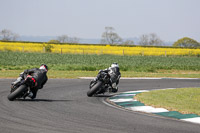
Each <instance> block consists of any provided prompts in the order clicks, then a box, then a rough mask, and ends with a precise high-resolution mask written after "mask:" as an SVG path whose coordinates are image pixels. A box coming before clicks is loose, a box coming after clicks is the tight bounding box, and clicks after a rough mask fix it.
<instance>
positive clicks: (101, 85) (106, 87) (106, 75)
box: [87, 68, 121, 97]
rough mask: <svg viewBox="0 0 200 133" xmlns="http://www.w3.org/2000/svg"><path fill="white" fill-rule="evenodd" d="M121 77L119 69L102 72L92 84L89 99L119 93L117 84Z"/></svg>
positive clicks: (88, 94) (88, 93)
mask: <svg viewBox="0 0 200 133" xmlns="http://www.w3.org/2000/svg"><path fill="white" fill-rule="evenodd" d="M120 77H121V75H120V73H119V72H118V70H117V69H115V68H114V69H110V70H106V71H100V72H99V74H98V76H97V78H95V79H94V80H92V81H91V82H90V86H89V91H88V92H87V96H88V97H92V96H96V95H98V94H104V93H105V92H109V93H110V92H117V90H118V88H117V84H118V83H119V79H120Z"/></svg>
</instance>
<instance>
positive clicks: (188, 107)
mask: <svg viewBox="0 0 200 133" xmlns="http://www.w3.org/2000/svg"><path fill="white" fill-rule="evenodd" d="M136 98H137V100H139V101H141V102H142V103H145V105H150V106H154V107H162V108H166V109H168V110H170V111H179V112H181V113H185V114H188V113H194V114H198V115H200V104H199V101H200V88H181V89H169V90H154V91H150V92H145V93H141V94H138V95H137V96H136Z"/></svg>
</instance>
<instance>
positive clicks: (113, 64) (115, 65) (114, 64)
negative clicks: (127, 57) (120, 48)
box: [111, 63, 119, 68]
mask: <svg viewBox="0 0 200 133" xmlns="http://www.w3.org/2000/svg"><path fill="white" fill-rule="evenodd" d="M114 67H118V68H119V65H118V64H117V63H112V64H111V68H114Z"/></svg>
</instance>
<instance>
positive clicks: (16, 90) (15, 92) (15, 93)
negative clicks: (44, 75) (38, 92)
mask: <svg viewBox="0 0 200 133" xmlns="http://www.w3.org/2000/svg"><path fill="white" fill-rule="evenodd" d="M33 84H34V83H33V80H32V77H31V76H30V75H28V76H27V77H26V78H25V79H24V80H22V81H21V82H18V83H17V84H15V85H12V86H11V91H10V94H9V95H8V100H10V101H13V100H15V99H19V98H25V97H26V96H27V95H28V93H29V91H30V88H32V87H33V86H34V85H33Z"/></svg>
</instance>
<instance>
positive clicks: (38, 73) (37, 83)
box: [11, 64, 48, 99]
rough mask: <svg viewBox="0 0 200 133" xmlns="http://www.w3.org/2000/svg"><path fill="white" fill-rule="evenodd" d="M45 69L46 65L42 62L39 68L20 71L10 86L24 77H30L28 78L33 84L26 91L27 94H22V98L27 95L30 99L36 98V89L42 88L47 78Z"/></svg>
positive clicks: (46, 69)
mask: <svg viewBox="0 0 200 133" xmlns="http://www.w3.org/2000/svg"><path fill="white" fill-rule="evenodd" d="M47 71H48V67H47V65H45V64H42V65H41V66H40V68H33V69H27V70H25V71H24V72H22V73H20V77H18V78H17V80H16V81H15V82H13V83H12V86H14V85H16V84H18V83H20V82H21V81H22V80H24V79H26V78H30V80H32V83H33V86H31V88H30V91H29V92H28V93H27V95H25V96H24V98H26V97H27V96H28V97H30V98H31V99H34V98H36V95H37V91H38V89H42V88H43V85H44V84H45V83H46V82H47V80H48V77H47ZM28 75H30V76H28ZM27 76H28V77H27ZM12 86H11V87H12Z"/></svg>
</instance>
